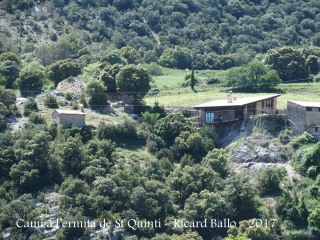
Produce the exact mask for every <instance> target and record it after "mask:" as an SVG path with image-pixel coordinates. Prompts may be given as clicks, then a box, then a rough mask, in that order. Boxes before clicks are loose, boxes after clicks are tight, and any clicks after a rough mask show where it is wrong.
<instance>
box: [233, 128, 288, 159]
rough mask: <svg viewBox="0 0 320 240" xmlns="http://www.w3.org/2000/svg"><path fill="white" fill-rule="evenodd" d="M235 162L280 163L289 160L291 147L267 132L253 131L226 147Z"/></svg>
mask: <svg viewBox="0 0 320 240" xmlns="http://www.w3.org/2000/svg"><path fill="white" fill-rule="evenodd" d="M228 149H229V151H230V153H231V159H232V161H233V162H237V163H248V162H262V163H281V162H285V161H288V160H290V155H291V151H292V149H291V148H290V147H287V146H285V145H283V144H281V143H280V141H279V140H278V139H277V138H274V137H272V136H270V135H269V134H267V133H260V132H255V133H253V134H252V135H250V136H249V137H245V138H243V139H241V140H239V141H238V142H236V143H233V144H232V145H230V146H229V147H228Z"/></svg>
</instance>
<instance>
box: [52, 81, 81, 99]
mask: <svg viewBox="0 0 320 240" xmlns="http://www.w3.org/2000/svg"><path fill="white" fill-rule="evenodd" d="M85 81H86V79H82V78H73V79H72V80H70V79H66V80H63V81H61V82H60V83H59V84H58V86H57V90H58V91H61V92H63V93H67V92H69V93H71V95H72V96H73V97H75V98H76V99H77V98H79V97H80V95H81V94H83V93H84V92H85V86H86V84H85Z"/></svg>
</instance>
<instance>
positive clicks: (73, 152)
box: [55, 137, 83, 176]
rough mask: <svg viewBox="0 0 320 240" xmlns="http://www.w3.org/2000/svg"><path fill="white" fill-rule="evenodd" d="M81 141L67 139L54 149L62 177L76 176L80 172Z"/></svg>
mask: <svg viewBox="0 0 320 240" xmlns="http://www.w3.org/2000/svg"><path fill="white" fill-rule="evenodd" d="M81 145H82V144H81V140H80V139H79V138H77V137H75V138H74V137H69V138H68V139H67V140H66V142H64V143H60V144H59V145H58V147H57V148H56V152H55V154H56V157H57V160H58V162H59V164H60V166H61V170H62V172H63V173H64V175H66V176H68V175H72V176H78V175H79V174H80V172H81V170H82V167H83V163H82V159H83V153H82V151H81V147H82V146H81Z"/></svg>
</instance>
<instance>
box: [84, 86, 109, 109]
mask: <svg viewBox="0 0 320 240" xmlns="http://www.w3.org/2000/svg"><path fill="white" fill-rule="evenodd" d="M106 90H107V89H106V87H105V86H104V84H103V82H101V81H97V80H92V81H90V82H89V83H88V84H87V90H86V92H87V93H88V94H89V96H90V100H89V104H90V107H96V106H106V105H107V101H108V97H107V95H106Z"/></svg>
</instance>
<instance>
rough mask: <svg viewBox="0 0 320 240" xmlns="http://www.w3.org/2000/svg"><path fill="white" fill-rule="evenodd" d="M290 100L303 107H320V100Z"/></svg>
mask: <svg viewBox="0 0 320 240" xmlns="http://www.w3.org/2000/svg"><path fill="white" fill-rule="evenodd" d="M288 102H292V103H295V104H297V105H300V106H303V107H319V108H320V102H303V101H288Z"/></svg>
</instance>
